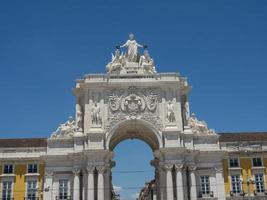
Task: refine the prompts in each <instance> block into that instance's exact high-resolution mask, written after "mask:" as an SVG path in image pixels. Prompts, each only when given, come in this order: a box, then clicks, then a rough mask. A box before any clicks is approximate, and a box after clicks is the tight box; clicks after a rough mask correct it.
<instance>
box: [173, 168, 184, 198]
mask: <svg viewBox="0 0 267 200" xmlns="http://www.w3.org/2000/svg"><path fill="white" fill-rule="evenodd" d="M175 173H176V193H177V200H184V185H183V164H176V165H175Z"/></svg>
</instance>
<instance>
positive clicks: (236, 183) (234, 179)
mask: <svg viewBox="0 0 267 200" xmlns="http://www.w3.org/2000/svg"><path fill="white" fill-rule="evenodd" d="M231 183H232V192H233V193H234V194H240V192H241V180H240V175H232V176H231Z"/></svg>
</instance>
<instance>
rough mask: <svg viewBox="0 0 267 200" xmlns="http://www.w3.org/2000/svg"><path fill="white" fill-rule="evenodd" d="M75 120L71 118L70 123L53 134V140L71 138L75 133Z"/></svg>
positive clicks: (62, 125)
mask: <svg viewBox="0 0 267 200" xmlns="http://www.w3.org/2000/svg"><path fill="white" fill-rule="evenodd" d="M75 130H76V125H75V120H74V119H73V118H72V117H69V119H68V121H67V122H65V123H64V124H60V125H59V127H58V128H57V130H56V131H55V132H53V133H52V135H51V138H61V137H71V136H73V134H74V133H75Z"/></svg>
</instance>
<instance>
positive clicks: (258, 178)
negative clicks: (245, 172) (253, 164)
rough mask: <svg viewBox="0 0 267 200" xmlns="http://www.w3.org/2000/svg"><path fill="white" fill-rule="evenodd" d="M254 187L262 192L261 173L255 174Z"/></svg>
mask: <svg viewBox="0 0 267 200" xmlns="http://www.w3.org/2000/svg"><path fill="white" fill-rule="evenodd" d="M254 176H255V187H256V191H257V193H263V192H264V178H263V174H255V175H254Z"/></svg>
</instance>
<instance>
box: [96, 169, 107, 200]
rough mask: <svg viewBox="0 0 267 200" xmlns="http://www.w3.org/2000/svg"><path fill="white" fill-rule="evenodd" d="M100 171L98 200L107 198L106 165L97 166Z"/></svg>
mask: <svg viewBox="0 0 267 200" xmlns="http://www.w3.org/2000/svg"><path fill="white" fill-rule="evenodd" d="M96 169H97V172H98V182H97V200H105V199H104V197H105V187H104V172H105V169H106V168H105V166H98V167H96Z"/></svg>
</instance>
